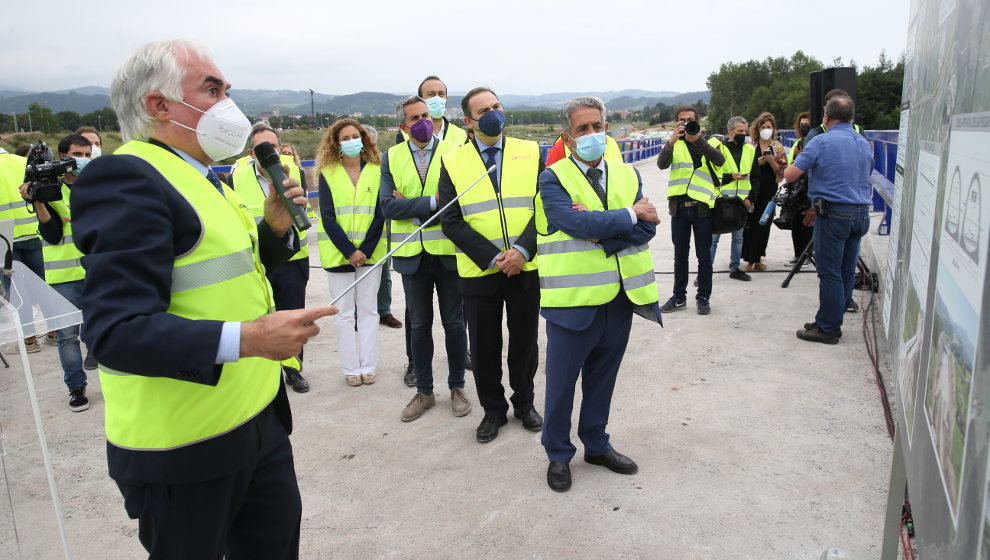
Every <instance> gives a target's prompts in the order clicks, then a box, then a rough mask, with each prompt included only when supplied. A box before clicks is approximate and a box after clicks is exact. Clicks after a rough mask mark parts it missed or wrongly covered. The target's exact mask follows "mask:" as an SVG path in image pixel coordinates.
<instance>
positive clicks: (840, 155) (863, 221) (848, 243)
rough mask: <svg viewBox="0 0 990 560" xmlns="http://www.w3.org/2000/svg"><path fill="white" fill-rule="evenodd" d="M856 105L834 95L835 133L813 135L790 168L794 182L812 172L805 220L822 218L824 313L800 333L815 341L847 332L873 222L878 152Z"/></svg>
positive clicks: (818, 250) (817, 237)
mask: <svg viewBox="0 0 990 560" xmlns="http://www.w3.org/2000/svg"><path fill="white" fill-rule="evenodd" d="M854 111H855V105H854V104H853V101H852V99H850V98H849V97H846V96H834V97H832V98H831V99H830V100H829V102H828V104H827V105H826V106H825V118H824V121H825V126H826V128H827V129H828V131H829V133H828V134H822V135H820V136H818V137H815V138H814V139H812V140H811V141H809V142H808V143H807V144H806V145H805V148H804V151H803V152H801V154H800V155H798V156H797V158H795V160H794V165H791V166H790V167H788V168H787V169H786V170H785V171H784V179H786V180H788V181H791V182H793V181H796V180H797V179H798V178H799V177H801V175H803V174H805V173H806V172H808V173H809V178H808V180H809V182H808V195H809V196H810V198H811V201H812V208H811V209H810V210H808V212H807V213H806V214H805V224H807V225H809V226H811V225H815V224H816V221H817V222H821V224H820V225H819V227H816V228H815V230H814V234H813V240H814V247H815V257H816V264H817V269H818V282H819V287H818V300H819V307H818V314H817V315H816V316H815V321H814V322H813V323H805V325H804V329H802V330H799V331H797V337H798V338H800V339H801V340H807V341H810V342H821V343H824V344H836V343H838V342H839V338H841V337H842V328H841V327H842V314H843V312H844V311H845V306H846V302H848V301H849V300H850V298H851V297H852V290H853V285H854V284H855V275H856V262H857V261H858V260H859V245H860V239H861V238H862V237H863V235H865V234H866V232H867V230H868V229H869V227H870V214H869V211H870V203H871V201H872V196H871V195H872V193H871V187H870V173H871V172H872V171H873V153H872V150H871V149H870V143H869V142H868V141H867V140H866V138H864V137H863V136H862V135H861V134H858V133H857V132H856V131H855V130H854V129H853V125H852V120H853V114H854Z"/></svg>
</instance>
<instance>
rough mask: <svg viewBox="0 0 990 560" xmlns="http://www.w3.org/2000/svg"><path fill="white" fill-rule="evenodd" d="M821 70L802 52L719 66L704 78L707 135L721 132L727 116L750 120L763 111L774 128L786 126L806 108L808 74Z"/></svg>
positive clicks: (819, 63)
mask: <svg viewBox="0 0 990 560" xmlns="http://www.w3.org/2000/svg"><path fill="white" fill-rule="evenodd" d="M821 69H822V63H821V62H819V61H818V60H816V59H815V58H812V57H809V56H808V55H806V54H804V52H802V51H797V52H796V53H794V55H793V56H791V57H790V58H786V57H776V58H773V57H768V58H766V59H765V60H762V61H758V60H749V61H746V62H742V63H734V62H727V63H725V64H722V66H721V67H720V68H719V70H718V71H717V72H713V73H712V74H710V75H709V76H708V88H709V89H710V90H711V91H712V98H711V102H710V104H709V110H708V121H709V122H710V123H712V126H713V128H714V130H712V131H711V132H722V130H721V129H722V128H724V126H725V123H726V122H727V121H728V120H729V117H732V116H735V115H740V116H742V117H745V118H746V119H747V120H749V121H752V120H753V119H755V118H756V117H757V116H758V115H759V114H760V113H762V112H764V111H769V112H771V113H773V115H774V117H776V119H777V126H778V128H788V127H790V123H791V122H792V121H793V119H794V117H795V116H797V114H798V113H800V112H801V111H806V110H807V109H808V74H809V73H811V72H815V71H818V70H821Z"/></svg>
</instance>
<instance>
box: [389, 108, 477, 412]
mask: <svg viewBox="0 0 990 560" xmlns="http://www.w3.org/2000/svg"><path fill="white" fill-rule="evenodd" d="M396 119H397V120H398V122H399V128H400V129H401V130H402V131H403V132H404V133H406V134H408V135H409V140H407V141H405V142H401V143H399V144H396V145H395V146H392V147H391V148H390V149H389V150H388V152H386V153H384V154H382V170H381V185H380V189H379V194H378V196H379V203H380V205H381V209H382V215H384V216H385V218H386V219H388V220H392V222H391V235H390V237H389V240H390V242H391V244H392V246H393V247H395V246H396V245H397V244H398V243H401V242H402V241H404V240H405V239H406V238H407V237H408V236H409V234H411V233H412V232H413V231H415V230H416V229H417V228H418V227H419V226H420V225H422V224H423V222H425V221H426V220H428V219H429V218H430V217H431V216H432V215H433V214H434V213H436V211H437V210H438V209H439V208H440V206H439V205H438V204H437V198H438V197H437V183H438V180H439V177H440V156H441V155H443V154H444V153H446V152H448V151H450V150H452V149H454V148H456V147H457V146H456V145H455V144H452V143H448V142H441V141H440V140H439V139H438V138H437V137H436V136H434V134H433V120H432V118H431V117H430V111H429V109H428V107H427V105H426V102H425V101H424V100H423V99H422V98H421V97H418V96H411V97H407V98H405V99H403V100H402V101H400V102H399V105H398V107H397V108H396ZM392 264H393V266H394V267H395V270H396V271H398V272H399V274H401V275H402V289H403V290H404V291H405V294H406V309H407V310H408V312H409V320H408V325H407V326H408V328H409V332H410V344H409V346H410V349H411V351H412V363H413V370H414V373H415V375H416V395H415V396H414V397H413V398H412V400H411V401H409V404H407V405H406V407H405V408H404V409H403V410H402V414H401V419H402V421H403V422H411V421H413V420H415V419H417V418H419V417H420V416H421V415H422V414H423V413H424V412H425V411H426V410H428V409H430V408H433V406H434V405H435V404H436V397H435V396H434V394H433V333H432V330H433V293H434V289H435V290H436V294H437V300H438V303H439V308H440V319H441V321H442V323H443V329H444V335H445V336H444V338H445V344H446V349H447V368H448V374H447V387H448V388H449V389H450V406H451V412H452V413H453V415H454V416H465V415H467V414H468V413H469V412H471V402H470V401H469V400H468V398H467V395H465V393H464V365H465V362H466V361H467V334H466V332H465V327H464V312H463V300H462V298H461V290H460V288H459V287H458V285H457V263H456V261H455V259H454V244H453V243H451V242H450V240H449V239H447V238H446V237H445V236H444V234H443V231H441V229H440V223H439V221H435V222H434V223H433V224H432V225H430V226H429V227H427V228H424V229H423V231H421V232H420V233H418V234H416V236H415V237H413V238H412V239H411V240H410V241H409V242H408V243H406V244H405V245H403V246H402V247H400V248H399V249H398V250H397V251H396V252H395V253H394V255H393V260H392Z"/></svg>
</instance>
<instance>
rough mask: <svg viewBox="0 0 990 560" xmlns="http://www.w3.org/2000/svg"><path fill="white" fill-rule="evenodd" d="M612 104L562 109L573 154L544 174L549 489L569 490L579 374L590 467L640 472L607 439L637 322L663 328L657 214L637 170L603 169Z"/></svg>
mask: <svg viewBox="0 0 990 560" xmlns="http://www.w3.org/2000/svg"><path fill="white" fill-rule="evenodd" d="M605 115H606V112H605V105H604V104H603V103H602V101H601V100H600V99H598V98H597V97H578V98H575V99H572V100H570V101H568V102H567V103H566V104H564V108H563V110H562V112H561V126H562V129H563V133H562V134H561V137H562V138H563V140H564V142H565V143H566V144H567V146H568V148H569V149H570V150H571V153H572V155H571V157H569V158H566V159H562V160H560V161H558V162H557V163H555V164H553V165H551V166H550V167H549V168H548V169H547V170H546V171H544V172H543V173H542V174H540V192H539V195H538V197H537V202H536V231H537V234H538V244H537V251H538V252H539V255H540V259H539V260H540V268H539V273H540V295H541V305H542V306H543V309H542V311H541V315H543V318H544V319H546V322H547V394H546V410H545V413H546V423H545V425H544V427H543V438H542V442H543V446H544V448H545V449H546V452H547V456H548V457H549V459H550V466H549V468H548V469H547V484H548V485H549V486H550V488H551V489H553V490H555V491H558V492H563V491H566V490H568V489H569V488H570V487H571V471H570V460H571V458H572V457H573V456H574V453H575V451H576V449H575V447H574V445H573V444H571V441H570V429H571V409H572V407H573V404H574V386H575V383H576V382H577V379H578V376H579V375H580V376H581V389H582V393H583V398H582V401H581V416H580V420H579V423H578V437H580V438H581V442H582V443H583V444H584V460H585V461H586V462H588V463H591V464H593V465H601V466H604V467H606V468H608V469H610V470H612V471H614V472H617V473H620V474H633V473H635V472H637V471H638V470H639V467H638V466H637V465H636V463H635V462H633V461H632V459H629V458H628V457H626V456H624V455H622V454H620V453H618V452H617V451H615V450H614V449H613V448H612V445H611V443H610V442H609V435H608V433H606V432H605V427H606V425H607V424H608V415H609V408H610V406H611V402H612V391H613V389H614V388H615V379H616V374H617V373H618V371H619V365H620V364H621V363H622V356H623V355H624V354H625V350H626V344H627V342H628V341H629V329H630V327H631V325H632V315H633V313H634V312H635V313H637V314H639V315H642V316H643V317H645V318H647V319H649V320H652V321H656V322H657V323H659V322H660V309H659V307H658V306H657V301H658V298H657V287H656V283H655V281H654V272H653V257H652V256H651V254H650V249H649V245H648V243H649V241H650V239H652V238H653V236H654V235H656V224H657V223H659V221H660V219H659V218H658V217H657V212H656V208H655V207H654V206H653V204H651V203H650V202H649V200H648V199H646V198H645V197H644V196H643V193H642V181H641V179H640V177H639V172H638V171H636V170H635V169H634V168H633V167H632V166H629V165H626V164H624V163H619V162H614V161H609V162H605V161H604V158H603V157H602V156H603V155H604V153H605V147H606V145H607V141H606V139H605V131H606V130H608V123H607V122H606V120H605Z"/></svg>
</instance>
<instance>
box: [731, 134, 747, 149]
mask: <svg viewBox="0 0 990 560" xmlns="http://www.w3.org/2000/svg"><path fill="white" fill-rule="evenodd" d="M732 141H733V142H735V143H736V145H737V146H742V145H743V142H745V141H746V135H745V134H736V135H735V136H733V137H732Z"/></svg>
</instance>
